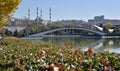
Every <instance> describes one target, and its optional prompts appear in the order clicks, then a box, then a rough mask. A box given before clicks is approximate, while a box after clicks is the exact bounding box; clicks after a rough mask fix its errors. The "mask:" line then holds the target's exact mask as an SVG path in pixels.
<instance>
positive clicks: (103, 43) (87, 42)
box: [32, 37, 120, 53]
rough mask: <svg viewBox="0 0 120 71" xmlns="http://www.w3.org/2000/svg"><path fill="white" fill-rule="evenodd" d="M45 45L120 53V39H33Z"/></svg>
mask: <svg viewBox="0 0 120 71" xmlns="http://www.w3.org/2000/svg"><path fill="white" fill-rule="evenodd" d="M32 40H34V41H41V42H44V43H49V44H53V45H56V46H73V47H74V48H73V49H74V50H75V49H78V48H81V49H82V50H83V51H87V50H88V48H89V47H92V48H93V51H94V52H102V51H109V52H115V53H120V39H118V38H115V39H92V38H91V39H85V38H74V37H72V38H58V37H57V38H42V39H32Z"/></svg>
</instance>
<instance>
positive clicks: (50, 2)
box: [14, 0, 120, 21]
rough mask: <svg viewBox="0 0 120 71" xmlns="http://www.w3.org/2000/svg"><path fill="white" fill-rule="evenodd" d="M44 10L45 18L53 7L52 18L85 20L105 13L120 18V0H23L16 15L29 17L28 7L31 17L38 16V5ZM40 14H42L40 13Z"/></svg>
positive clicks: (112, 17)
mask: <svg viewBox="0 0 120 71" xmlns="http://www.w3.org/2000/svg"><path fill="white" fill-rule="evenodd" d="M37 6H38V7H39V10H40V9H42V10H43V19H46V20H48V19H49V8H50V7H51V8H52V20H63V19H64V20H70V19H76V20H81V19H82V20H85V21H87V20H88V19H91V18H94V16H99V15H105V18H108V19H120V0H22V2H21V4H20V5H19V7H18V10H17V11H16V12H15V13H14V17H17V18H25V17H27V11H28V8H30V9H31V18H32V19H35V18H36V7H37ZM39 15H40V14H39Z"/></svg>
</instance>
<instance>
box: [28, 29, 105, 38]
mask: <svg viewBox="0 0 120 71" xmlns="http://www.w3.org/2000/svg"><path fill="white" fill-rule="evenodd" d="M61 30H80V31H83V32H84V31H87V32H90V33H94V34H96V35H99V36H103V35H105V34H106V33H103V32H100V31H95V30H92V29H87V28H78V27H65V28H56V29H52V30H48V31H44V32H40V33H37V34H33V35H29V37H38V36H43V37H44V36H49V35H48V34H50V33H54V32H56V31H61ZM80 33H81V32H80ZM50 36H52V35H50ZM81 36H82V35H81Z"/></svg>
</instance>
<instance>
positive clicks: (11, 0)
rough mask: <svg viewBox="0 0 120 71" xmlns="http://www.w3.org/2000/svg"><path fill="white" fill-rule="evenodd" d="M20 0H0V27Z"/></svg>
mask: <svg viewBox="0 0 120 71" xmlns="http://www.w3.org/2000/svg"><path fill="white" fill-rule="evenodd" d="M20 2H21V0H0V27H1V26H2V25H3V24H6V23H7V17H8V16H9V15H10V14H11V13H13V12H15V10H16V9H17V6H18V5H19V4H20Z"/></svg>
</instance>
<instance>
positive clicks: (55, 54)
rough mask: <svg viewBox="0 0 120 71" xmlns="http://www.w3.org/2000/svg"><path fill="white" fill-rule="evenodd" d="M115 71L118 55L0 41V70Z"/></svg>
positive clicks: (6, 40)
mask: <svg viewBox="0 0 120 71" xmlns="http://www.w3.org/2000/svg"><path fill="white" fill-rule="evenodd" d="M17 70H21V71H26V70H29V71H39V70H40V71H45V70H48V71H52V70H54V71H105V70H106V71H110V70H112V71H118V70H120V54H116V53H109V52H99V53H94V52H93V51H92V48H89V49H88V51H86V52H84V51H82V50H80V49H77V50H75V51H73V50H71V48H66V47H57V46H53V45H50V44H45V43H40V42H35V41H34V42H33V41H29V40H22V39H18V38H13V37H7V38H3V39H2V40H1V41H0V71H17Z"/></svg>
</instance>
